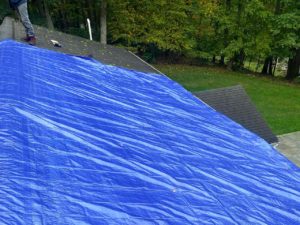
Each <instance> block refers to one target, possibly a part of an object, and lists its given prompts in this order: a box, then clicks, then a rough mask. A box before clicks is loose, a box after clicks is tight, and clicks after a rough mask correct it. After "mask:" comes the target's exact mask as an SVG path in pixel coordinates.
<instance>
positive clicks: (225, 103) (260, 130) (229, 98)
mask: <svg viewBox="0 0 300 225" xmlns="http://www.w3.org/2000/svg"><path fill="white" fill-rule="evenodd" d="M194 94H195V95H196V96H197V97H198V98H200V99H201V100H202V101H204V102H205V103H206V104H208V105H209V106H211V107H212V108H214V109H215V110H217V111H218V112H220V113H223V114H224V115H226V116H228V117H229V118H231V119H232V120H234V121H235V122H237V123H239V124H241V125H242V126H244V127H245V128H247V129H248V130H250V131H252V132H253V133H255V134H257V135H258V136H260V137H261V138H263V139H265V140H266V141H267V142H269V143H274V142H277V141H278V139H277V137H276V136H275V135H274V134H273V132H272V131H271V129H270V127H269V126H268V125H267V123H266V122H265V120H264V119H263V118H262V116H261V115H260V113H259V112H258V111H257V109H256V107H255V105H254V104H253V103H252V101H251V99H250V98H249V96H248V95H247V93H246V91H245V90H244V88H243V87H242V86H241V85H237V86H233V87H228V88H219V89H214V90H208V91H201V92H197V93H194Z"/></svg>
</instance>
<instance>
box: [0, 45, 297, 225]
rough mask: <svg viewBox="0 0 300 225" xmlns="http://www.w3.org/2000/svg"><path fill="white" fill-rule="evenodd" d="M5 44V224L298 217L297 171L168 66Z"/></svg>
mask: <svg viewBox="0 0 300 225" xmlns="http://www.w3.org/2000/svg"><path fill="white" fill-rule="evenodd" d="M153 75H154V74H146V73H142V72H138V71H133V70H128V69H124V68H118V67H114V66H109V65H105V64H102V63H99V62H97V61H95V60H90V59H88V58H82V57H76V56H70V55H66V54H61V53H57V52H52V51H48V50H45V49H39V48H35V47H32V46H28V45H23V44H20V43H17V42H14V41H10V40H6V41H3V42H0V224H4V225H6V224H7V225H20V224H24V225H39V224H41V225H48V224H49V225H52V224H59V225H79V224H97V225H99V224H110V225H114V224H118V225H119V224H130V225H131V224H134V225H135V224H143V225H144V224H172V225H183V224H184V225H188V224H201V225H216V224H219V225H221V224H226V225H230V224H245V225H249V224H253V225H254V224H260V225H263V224H265V225H297V224H300V171H299V168H298V167H296V166H295V165H294V164H292V163H291V162H290V161H289V160H287V159H286V158H285V157H284V156H282V155H281V154H280V153H278V152H277V151H276V150H275V149H273V148H272V146H270V145H269V144H268V143H266V142H265V141H264V140H262V139H261V138H259V137H258V136H256V135H255V134H253V133H251V132H249V131H248V130H246V129H245V128H243V127H242V126H240V125H239V124H237V123H235V122H233V121H232V120H230V119H229V118H227V117H225V116H224V115H222V114H220V113H218V112H216V111H215V110H213V109H211V108H210V107H208V106H207V105H205V104H204V103H202V102H201V101H199V100H198V99H197V98H195V97H194V96H193V95H192V94H191V93H189V92H188V91H186V90H185V89H184V88H182V87H181V86H180V85H179V84H177V83H175V82H173V81H171V80H170V79H168V78H167V77H165V76H161V75H157V74H156V75H155V76H153Z"/></svg>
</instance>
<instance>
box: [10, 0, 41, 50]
mask: <svg viewBox="0 0 300 225" xmlns="http://www.w3.org/2000/svg"><path fill="white" fill-rule="evenodd" d="M9 5H10V7H11V8H12V9H14V10H17V11H18V14H19V16H20V18H21V21H22V24H23V26H24V27H25V32H26V37H25V38H24V40H25V41H26V42H28V43H29V44H30V45H35V44H36V38H35V34H34V30H33V26H32V23H31V22H30V19H29V15H28V9H27V8H28V7H27V0H9Z"/></svg>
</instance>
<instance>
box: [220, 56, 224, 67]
mask: <svg viewBox="0 0 300 225" xmlns="http://www.w3.org/2000/svg"><path fill="white" fill-rule="evenodd" d="M220 65H221V66H224V65H225V56H224V55H221V59H220Z"/></svg>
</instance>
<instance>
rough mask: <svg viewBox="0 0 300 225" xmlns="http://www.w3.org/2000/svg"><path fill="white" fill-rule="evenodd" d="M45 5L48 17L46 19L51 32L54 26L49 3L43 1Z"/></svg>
mask: <svg viewBox="0 0 300 225" xmlns="http://www.w3.org/2000/svg"><path fill="white" fill-rule="evenodd" d="M43 3H44V9H45V16H46V19H47V27H48V28H49V29H50V30H54V25H53V21H52V18H51V15H50V13H49V9H48V4H47V1H45V0H43Z"/></svg>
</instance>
